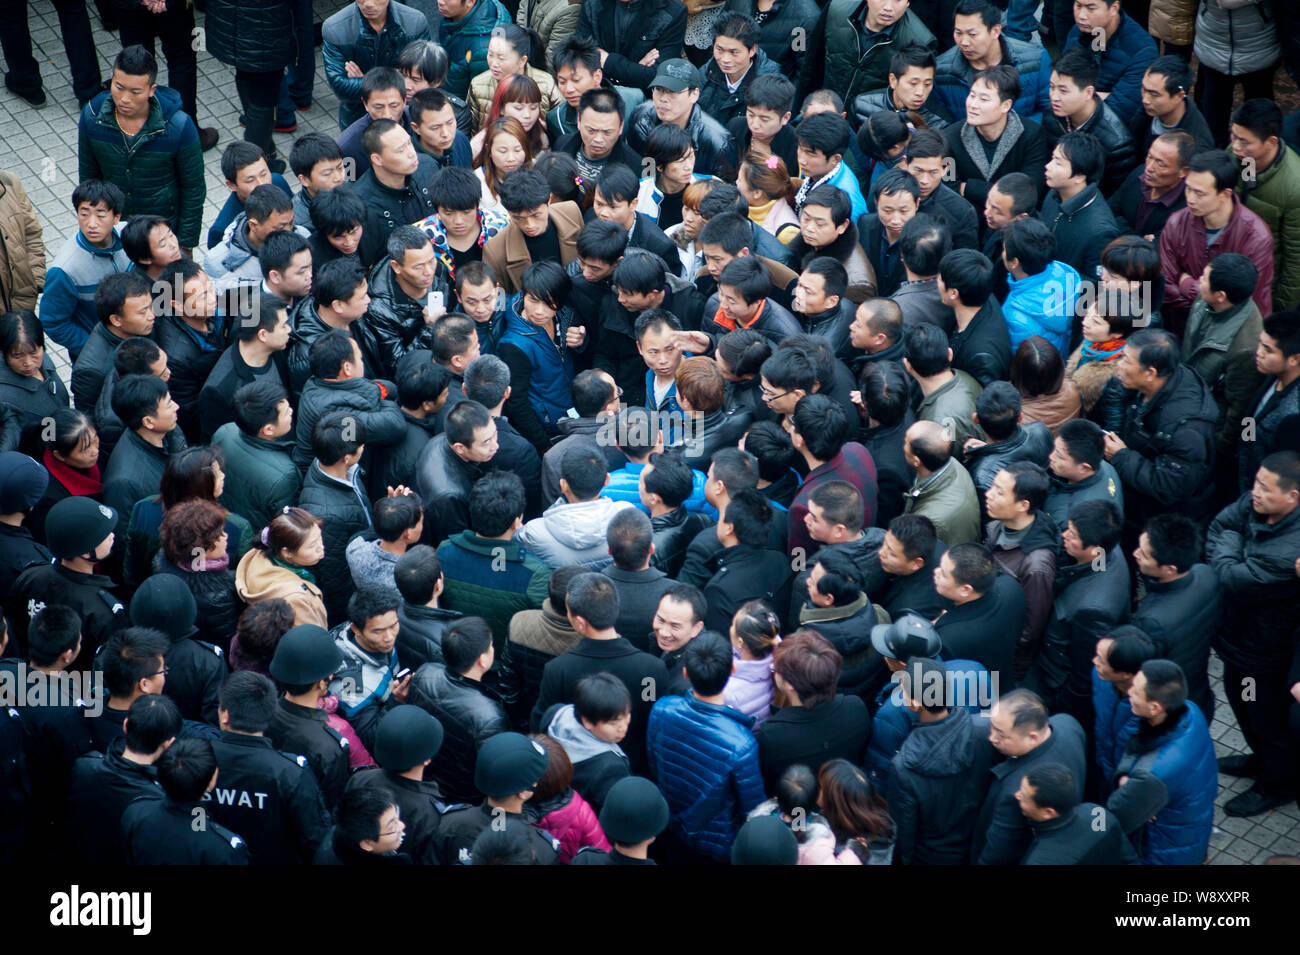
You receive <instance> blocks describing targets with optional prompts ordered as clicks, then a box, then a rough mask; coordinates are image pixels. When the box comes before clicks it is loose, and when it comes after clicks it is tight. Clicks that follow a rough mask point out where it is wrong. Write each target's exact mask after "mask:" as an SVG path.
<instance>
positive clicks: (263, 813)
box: [203, 731, 330, 865]
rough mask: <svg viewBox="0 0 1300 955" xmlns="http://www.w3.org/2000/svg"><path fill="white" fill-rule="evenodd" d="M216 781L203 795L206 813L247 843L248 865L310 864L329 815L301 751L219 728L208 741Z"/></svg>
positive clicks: (324, 834) (328, 824) (326, 827)
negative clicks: (213, 756) (281, 748)
mask: <svg viewBox="0 0 1300 955" xmlns="http://www.w3.org/2000/svg"><path fill="white" fill-rule="evenodd" d="M212 751H213V752H214V753H216V756H217V770H218V772H217V786H216V788H215V789H213V790H212V792H210V793H208V794H207V796H206V797H204V801H203V806H204V808H205V809H207V810H208V812H209V813H210V815H211V816H212V818H214V819H216V820H217V821H218V822H219V823H221V824H222V825H223V826H226V827H227V828H230V829H233V830H234V831H235V832H238V833H239V834H240V835H241V836H242V837H243V838H244V841H245V842H247V843H248V854H249V859H250V861H251V862H252V864H253V865H297V864H310V863H311V860H312V857H313V856H315V854H316V850H317V849H318V848H319V847H320V844H321V843H322V842H323V841H324V840H325V837H326V835H327V834H328V833H329V828H330V817H329V811H328V810H327V809H326V808H325V800H324V798H323V797H322V796H321V792H320V787H319V786H318V785H317V784H316V776H315V774H313V773H312V771H311V769H310V767H309V766H308V765H307V758H306V757H305V756H291V755H289V754H288V753H282V752H280V751H279V750H277V749H276V748H275V747H274V746H273V745H272V743H271V741H270V740H269V739H267V738H266V737H264V736H250V735H248V734H247V733H232V732H229V731H225V732H223V733H222V734H221V738H220V739H219V740H215V741H214V742H213V743H212Z"/></svg>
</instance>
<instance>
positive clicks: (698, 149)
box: [583, 0, 736, 179]
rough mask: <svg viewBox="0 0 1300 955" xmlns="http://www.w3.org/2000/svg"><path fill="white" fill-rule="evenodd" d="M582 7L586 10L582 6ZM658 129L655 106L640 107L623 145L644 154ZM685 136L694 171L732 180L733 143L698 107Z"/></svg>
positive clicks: (733, 174) (692, 109) (693, 108)
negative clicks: (692, 151)
mask: <svg viewBox="0 0 1300 955" xmlns="http://www.w3.org/2000/svg"><path fill="white" fill-rule="evenodd" d="M587 2H591V0H587ZM583 7H584V8H585V7H586V4H585V3H584V4H583ZM659 56H660V60H659V62H661V63H662V62H663V59H662V57H663V52H662V51H661V52H660V54H659ZM606 62H608V61H606ZM647 69H648V67H647ZM652 78H653V77H652ZM658 125H659V115H658V114H657V113H656V112H655V104H654V103H651V102H646V103H642V104H641V105H640V106H638V107H637V108H636V109H634V110H633V111H632V115H631V116H630V117H628V121H627V126H628V130H627V144H628V145H629V146H631V147H632V148H633V149H635V150H636V151H637V152H638V153H640V152H644V150H645V140H646V137H647V136H649V135H650V130H652V129H654V128H655V127H656V126H658ZM686 132H687V133H689V134H690V137H691V143H692V144H693V145H694V147H695V168H696V169H699V170H700V171H701V172H703V171H704V170H709V171H710V172H712V173H713V174H714V175H715V176H718V177H719V178H722V179H734V178H735V175H736V141H735V140H734V139H732V138H731V133H729V132H727V127H726V126H723V125H722V124H721V123H720V122H718V121H717V120H716V119H714V118H713V117H712V116H710V115H709V114H708V113H706V112H704V110H702V109H701V108H700V104H699V103H696V104H695V106H693V107H692V108H691V116H690V119H688V120H687V121H686Z"/></svg>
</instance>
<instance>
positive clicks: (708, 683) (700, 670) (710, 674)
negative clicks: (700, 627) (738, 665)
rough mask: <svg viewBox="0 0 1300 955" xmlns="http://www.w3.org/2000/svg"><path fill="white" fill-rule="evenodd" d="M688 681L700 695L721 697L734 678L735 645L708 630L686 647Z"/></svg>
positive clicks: (684, 661)
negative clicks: (732, 671) (732, 659)
mask: <svg viewBox="0 0 1300 955" xmlns="http://www.w3.org/2000/svg"><path fill="white" fill-rule="evenodd" d="M682 663H683V664H684V666H685V667H686V678H687V679H688V680H690V681H691V689H692V690H694V691H695V695H696V696H717V695H718V694H719V693H721V692H722V690H723V688H724V687H725V686H726V685H727V681H728V680H729V679H731V666H732V662H731V643H730V642H729V641H728V640H727V638H726V637H724V636H723V635H722V634H720V633H718V632H717V631H716V630H704V631H701V633H700V635H699V636H698V637H696V638H695V639H694V640H692V641H691V642H690V643H688V644H687V645H686V652H685V654H684V655H683V657H682Z"/></svg>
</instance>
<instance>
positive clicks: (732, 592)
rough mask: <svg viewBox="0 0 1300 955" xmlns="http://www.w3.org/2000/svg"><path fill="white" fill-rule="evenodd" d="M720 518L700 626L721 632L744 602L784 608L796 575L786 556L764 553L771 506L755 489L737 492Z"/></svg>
mask: <svg viewBox="0 0 1300 955" xmlns="http://www.w3.org/2000/svg"><path fill="white" fill-rule="evenodd" d="M718 514H719V516H718V523H717V524H716V525H715V526H714V530H716V532H717V536H718V542H719V543H720V544H721V545H722V551H721V553H719V554H718V556H717V565H718V569H717V571H716V572H715V573H714V574H713V576H712V577H710V578H709V581H708V583H706V584H705V585H704V588H703V590H704V599H705V600H706V601H707V602H708V608H709V609H708V613H707V614H706V616H705V618H704V625H705V626H706V627H707V628H708V629H710V630H719V631H724V632H725V631H726V630H728V629H729V628H730V627H731V618H732V616H734V614H735V612H736V611H737V610H738V609H740V606H741V604H743V603H745V601H747V600H753V599H755V598H762V599H765V600H768V601H769V602H770V603H771V604H772V606H774V607H785V606H788V605H789V602H790V580H791V578H792V577H793V576H794V575H793V571H791V569H790V560H789V558H788V557H787V555H786V554H785V552H783V551H775V550H768V549H766V543H767V537H768V526H769V523H770V522H771V520H772V506H771V505H770V504H768V503H767V499H766V498H764V497H763V495H761V494H759V493H758V491H757V490H754V489H752V488H747V489H745V490H742V491H738V492H737V493H736V494H734V495H732V497H731V500H729V501H728V502H727V505H726V507H725V508H721V509H720V510H719V512H718ZM702 533H703V532H702Z"/></svg>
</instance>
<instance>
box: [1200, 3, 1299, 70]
mask: <svg viewBox="0 0 1300 955" xmlns="http://www.w3.org/2000/svg"><path fill="white" fill-rule="evenodd" d="M1194 48H1195V50H1196V59H1197V60H1199V61H1200V62H1201V65H1203V66H1208V67H1209V68H1210V69H1212V70H1215V71H1216V72H1219V73H1227V74H1228V75H1229V76H1240V75H1241V74H1243V73H1253V72H1254V71H1255V70H1262V69H1264V68H1265V67H1268V66H1272V65H1273V64H1274V63H1276V62H1277V60H1278V57H1279V56H1281V55H1282V48H1281V46H1280V45H1279V44H1278V39H1277V21H1276V20H1275V19H1274V17H1273V11H1272V9H1271V8H1270V5H1269V3H1268V2H1267V0H1200V6H1199V9H1198V10H1197V12H1196V42H1195V44H1194Z"/></svg>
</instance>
